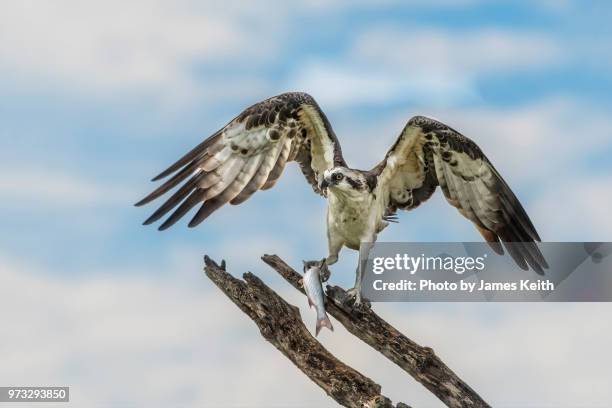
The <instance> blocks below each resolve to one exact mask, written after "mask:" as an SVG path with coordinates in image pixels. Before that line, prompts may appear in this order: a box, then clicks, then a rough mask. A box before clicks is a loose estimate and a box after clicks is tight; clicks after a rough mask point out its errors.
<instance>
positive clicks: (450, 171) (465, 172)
mask: <svg viewBox="0 0 612 408" xmlns="http://www.w3.org/2000/svg"><path fill="white" fill-rule="evenodd" d="M372 172H373V173H374V174H377V175H378V182H379V183H380V184H381V185H384V191H385V192H386V199H387V200H388V201H387V202H388V210H387V213H388V214H395V212H396V211H397V209H403V210H411V209H413V208H415V207H417V206H419V205H420V204H421V203H423V202H424V201H426V200H427V199H429V197H431V195H432V194H433V193H434V191H435V190H436V187H437V186H440V188H441V189H442V191H443V192H444V196H445V197H446V200H447V201H448V202H449V203H450V204H451V205H453V206H454V207H456V208H457V209H458V210H459V212H460V213H461V214H462V215H463V216H464V217H466V218H467V219H469V220H470V221H472V223H474V225H475V226H476V228H477V229H478V231H479V232H480V234H481V235H482V236H483V237H484V239H485V240H486V241H487V242H488V243H489V245H490V246H491V247H492V248H493V250H495V251H496V252H497V253H503V248H502V245H501V244H500V240H501V242H502V243H503V246H504V247H505V248H506V250H507V251H508V252H509V253H510V255H511V256H512V258H513V259H514V260H515V262H516V263H517V264H518V265H519V266H520V267H521V268H523V269H528V265H529V266H531V268H532V269H533V270H535V271H536V272H538V273H543V271H542V269H543V268H547V267H548V264H547V263H546V260H545V259H544V257H543V256H542V253H541V252H540V250H539V248H538V246H537V244H536V242H539V241H540V236H539V235H538V233H537V231H536V230H535V227H534V226H533V224H532V222H531V220H530V219H529V216H528V215H527V213H526V212H525V210H524V208H523V206H522V205H521V203H520V202H519V200H518V199H517V198H516V196H515V195H514V193H513V192H512V190H510V187H509V186H508V184H507V183H506V182H505V181H504V179H503V178H502V176H501V175H500V174H499V173H498V172H497V170H496V169H495V167H493V165H492V164H491V162H490V161H489V160H488V159H487V157H486V156H485V155H484V153H483V152H482V151H481V150H480V148H479V147H478V146H477V145H476V143H474V142H473V141H472V140H470V139H468V138H467V137H465V136H463V135H462V134H460V133H459V132H457V131H455V130H453V129H451V128H450V127H448V126H446V125H445V124H443V123H440V122H438V121H435V120H433V119H430V118H426V117H423V116H415V117H414V118H412V119H410V120H409V121H408V124H407V125H406V127H405V128H404V130H403V131H402V133H401V135H400V136H399V138H398V139H397V141H396V142H395V144H394V145H393V146H392V147H391V149H390V150H389V151H388V152H387V155H386V156H385V159H384V160H383V161H382V162H381V163H380V164H379V165H378V166H376V167H375V168H374V169H373V170H372Z"/></svg>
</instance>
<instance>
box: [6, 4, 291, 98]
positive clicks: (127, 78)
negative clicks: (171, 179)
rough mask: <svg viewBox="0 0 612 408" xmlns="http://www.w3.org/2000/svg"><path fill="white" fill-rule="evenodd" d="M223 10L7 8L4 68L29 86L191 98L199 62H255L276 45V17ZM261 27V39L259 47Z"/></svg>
mask: <svg viewBox="0 0 612 408" xmlns="http://www.w3.org/2000/svg"><path fill="white" fill-rule="evenodd" d="M224 4H225V6H226V7H225V8H223V7H219V6H217V5H215V3H214V2H192V1H179V2H172V1H165V0H153V1H144V0H137V1H130V2H123V1H118V0H112V1H105V2H81V1H74V0H60V1H54V2H37V1H13V2H8V3H5V4H4V6H3V9H2V13H1V14H0V69H2V70H3V71H4V72H5V73H10V74H11V77H16V78H18V79H19V80H22V81H24V82H26V83H29V84H31V83H32V80H34V81H35V83H36V81H38V83H39V84H42V85H44V86H48V85H49V83H51V84H53V83H55V82H56V81H59V82H60V83H62V84H67V85H68V86H69V87H70V88H71V89H72V90H80V91H86V92H98V93H109V94H116V93H117V92H122V93H123V92H126V91H130V92H133V91H135V90H136V91H145V92H151V91H153V92H156V93H160V92H161V93H162V94H165V96H166V97H169V98H170V97H179V98H180V97H187V98H188V97H190V96H192V95H193V93H195V92H199V87H201V86H202V84H199V83H198V82H197V81H196V80H195V78H194V72H193V69H194V64H197V63H224V64H228V63H230V62H232V61H233V62H235V61H243V62H244V61H248V62H249V64H257V63H259V62H260V61H261V60H262V59H266V58H267V57H269V56H270V53H272V52H273V51H274V50H275V48H276V45H277V44H278V41H263V40H264V38H263V37H267V36H268V35H270V34H271V33H272V32H274V31H273V30H274V29H276V28H280V27H282V24H277V25H270V26H267V25H265V24H263V23H264V21H265V19H266V18H274V16H272V15H261V18H259V19H257V15H254V14H253V12H252V11H253V7H239V5H238V4H235V3H233V2H229V3H228V2H224ZM241 19H244V20H245V21H249V24H244V23H243V22H242V21H241ZM262 19H263V20H264V21H261V20H262ZM258 20H259V21H258ZM255 27H257V30H258V31H257V32H258V33H259V34H260V35H261V36H262V38H260V39H259V41H257V47H254V46H253V45H254V44H253V42H254V41H255V38H253V33H252V32H253V30H254V29H255ZM15 72H16V73H15ZM204 85H206V84H204Z"/></svg>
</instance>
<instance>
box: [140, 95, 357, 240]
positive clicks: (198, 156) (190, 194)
mask: <svg viewBox="0 0 612 408" xmlns="http://www.w3.org/2000/svg"><path fill="white" fill-rule="evenodd" d="M290 161H297V162H298V163H299V165H300V168H301V169H302V172H303V173H304V175H305V177H306V181H307V182H308V183H310V184H311V185H312V188H313V190H314V191H315V192H317V193H319V194H321V192H320V191H319V188H318V184H319V181H320V177H321V176H322V174H323V172H324V171H325V170H327V169H330V168H333V167H335V166H338V165H343V166H346V163H345V161H344V158H343V157H342V151H341V148H340V143H339V142H338V139H337V138H336V135H335V134H334V132H333V130H332V128H331V124H330V123H329V121H328V119H327V117H326V116H325V114H324V113H323V112H322V111H321V109H320V108H319V106H318V104H317V103H316V101H315V100H314V99H313V98H312V97H311V96H310V95H308V94H305V93H299V92H292V93H286V94H282V95H278V96H275V97H273V98H270V99H266V100H265V101H263V102H260V103H257V104H255V105H253V106H251V107H249V108H247V109H245V110H244V111H243V112H242V113H241V114H240V115H238V116H237V117H236V118H234V119H233V120H232V121H230V122H229V123H228V124H227V125H226V126H224V127H223V128H222V129H220V130H219V131H217V132H216V133H215V134H213V135H212V136H210V137H209V138H207V139H206V140H204V141H203V142H201V143H200V144H199V145H197V146H196V147H195V148H193V149H192V150H191V151H189V152H188V153H187V154H185V155H184V156H183V157H181V158H180V159H179V160H177V161H176V162H175V163H173V164H172V165H171V166H170V167H168V168H167V169H166V170H164V171H163V172H161V173H160V174H159V175H157V176H156V177H155V178H154V179H153V180H154V181H157V180H161V179H163V178H164V177H167V176H170V175H172V174H173V173H175V174H174V175H173V176H172V177H171V178H170V179H169V180H168V181H166V182H165V183H163V184H162V185H161V186H159V187H158V188H157V189H155V190H154V191H153V192H152V193H150V194H149V195H147V196H146V197H145V198H143V199H142V200H140V201H139V202H138V203H136V205H137V206H141V205H144V204H147V203H149V202H151V201H153V200H155V199H157V198H159V197H161V196H162V195H164V194H166V193H168V192H169V191H171V190H172V189H173V188H176V187H178V190H176V192H174V193H173V194H172V195H171V196H170V198H169V199H168V200H167V201H166V202H165V203H164V204H162V206H161V207H159V208H158V209H157V210H156V211H155V212H154V213H153V214H152V215H151V216H150V217H149V218H148V219H147V220H146V221H145V224H151V223H153V222H155V221H157V220H159V219H160V218H161V217H163V216H164V215H166V214H167V213H169V212H170V211H171V210H173V209H174V208H176V207H177V206H178V208H176V210H175V211H174V212H173V213H172V215H170V216H169V217H168V219H167V220H166V221H165V222H164V223H163V224H162V225H161V226H160V229H166V228H169V227H170V226H172V225H173V224H174V223H176V221H178V220H179V219H180V218H181V217H183V216H184V215H185V214H186V213H187V212H189V211H190V210H191V209H192V208H193V207H195V206H197V205H198V204H202V205H201V207H200V209H199V210H198V211H197V213H196V214H195V216H194V217H193V219H192V220H191V221H190V223H189V226H190V227H193V226H195V225H197V224H199V223H200V222H202V221H203V220H204V219H206V218H207V217H208V216H210V215H211V214H212V213H213V212H214V211H216V210H217V209H219V208H221V207H222V206H223V205H224V204H226V203H228V202H229V203H231V204H239V203H242V202H244V201H246V200H247V199H248V198H249V197H250V196H251V195H253V194H254V193H255V192H257V191H258V190H262V189H269V188H271V187H272V186H274V184H275V183H276V182H277V181H278V180H279V178H280V177H281V176H282V173H283V171H284V169H285V166H286V164H287V163H288V162H290ZM181 183H183V184H182V185H181Z"/></svg>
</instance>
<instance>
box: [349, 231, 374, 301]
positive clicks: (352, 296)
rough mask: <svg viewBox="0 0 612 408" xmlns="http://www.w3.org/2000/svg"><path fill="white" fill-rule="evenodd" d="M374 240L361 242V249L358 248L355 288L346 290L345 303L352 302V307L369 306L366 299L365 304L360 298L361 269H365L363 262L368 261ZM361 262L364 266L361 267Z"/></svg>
mask: <svg viewBox="0 0 612 408" xmlns="http://www.w3.org/2000/svg"><path fill="white" fill-rule="evenodd" d="M375 240H376V238H374V239H371V240H369V241H366V242H362V244H361V248H360V254H359V261H358V262H357V271H356V272H355V286H354V287H352V288H351V289H349V290H347V291H346V292H347V295H348V297H347V299H346V303H347V304H348V303H351V300H354V301H353V302H352V307H353V308H355V307H359V306H361V305H362V304H365V305H367V306H369V303H370V302H368V301H367V299H366V302H363V298H362V296H361V283H362V281H363V269H362V266H364V267H365V260H367V259H368V256H369V254H370V250H371V249H372V246H373V245H372V242H374V241H375ZM362 260H364V261H363V263H364V265H362Z"/></svg>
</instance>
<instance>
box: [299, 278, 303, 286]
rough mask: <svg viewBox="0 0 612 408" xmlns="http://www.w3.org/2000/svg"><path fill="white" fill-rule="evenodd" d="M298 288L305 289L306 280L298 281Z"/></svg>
mask: <svg viewBox="0 0 612 408" xmlns="http://www.w3.org/2000/svg"><path fill="white" fill-rule="evenodd" d="M298 286H299V287H300V288H303V287H304V278H302V279H300V280H299V281H298Z"/></svg>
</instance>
